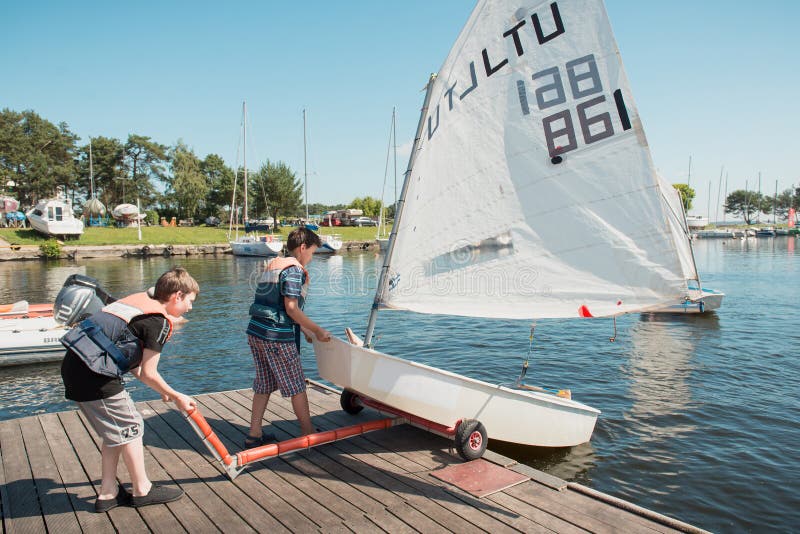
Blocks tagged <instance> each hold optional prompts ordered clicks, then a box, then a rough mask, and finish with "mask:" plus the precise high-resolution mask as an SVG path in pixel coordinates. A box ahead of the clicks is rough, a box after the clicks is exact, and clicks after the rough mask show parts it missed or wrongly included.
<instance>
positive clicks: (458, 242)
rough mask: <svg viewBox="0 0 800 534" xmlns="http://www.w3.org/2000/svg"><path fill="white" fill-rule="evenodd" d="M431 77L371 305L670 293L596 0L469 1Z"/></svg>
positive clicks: (668, 260) (671, 253) (425, 307)
mask: <svg viewBox="0 0 800 534" xmlns="http://www.w3.org/2000/svg"><path fill="white" fill-rule="evenodd" d="M432 83H433V86H432V87H431V89H430V91H431V98H430V105H429V108H428V112H427V116H426V117H425V118H424V121H425V123H424V124H425V127H424V130H423V132H422V136H421V139H420V141H419V145H418V149H417V155H416V160H415V163H414V166H413V170H412V174H411V176H410V177H409V178H408V179H409V182H408V186H407V193H406V195H405V198H404V202H405V203H404V206H403V212H402V217H401V220H400V222H399V227H398V228H397V237H396V245H395V247H394V251H393V255H392V258H391V270H390V277H391V278H390V279H391V283H390V284H389V289H387V291H386V292H385V293H384V294H383V295H381V296H380V304H381V305H382V306H386V307H393V308H402V309H409V310H413V311H418V312H423V313H441V314H452V315H464V316H481V317H498V318H538V317H576V316H586V315H593V316H606V315H615V314H619V313H627V312H632V311H638V310H642V309H648V308H650V307H653V306H657V305H659V304H662V303H664V302H669V301H674V300H675V299H677V298H680V296H682V295H683V294H684V288H685V281H684V276H683V273H682V270H681V264H680V261H679V258H678V255H677V254H676V252H675V244H674V240H673V238H672V235H671V230H670V226H669V220H668V214H667V210H666V206H665V204H664V203H663V201H662V198H661V193H660V190H659V187H658V183H657V180H656V174H655V171H654V168H653V163H652V160H651V156H650V152H649V149H648V146H647V141H646V138H645V135H644V131H643V130H642V125H641V122H640V119H639V116H638V114H637V111H636V108H635V106H634V102H633V98H632V96H631V92H630V88H629V85H628V81H627V78H626V76H625V73H624V71H623V67H622V62H621V59H620V56H619V52H618V50H617V46H616V43H615V41H614V38H613V35H612V32H611V28H610V24H609V21H608V18H607V16H606V13H605V9H604V7H603V4H602V2H601V1H600V0H585V1H577V0H576V1H559V2H550V1H547V2H542V1H530V0H527V1H526V0H521V1H519V2H517V3H515V4H513V6H509V5H508V2H504V1H498V0H482V1H479V2H478V5H477V6H476V8H475V10H474V11H473V13H472V15H471V17H470V19H469V21H468V22H467V24H466V26H465V28H464V30H462V33H461V35H460V36H459V38H458V40H457V41H456V43H455V45H454V46H453V48H452V50H451V52H450V55H449V56H448V57H447V59H446V61H445V63H444V65H443V66H442V68H441V70H440V71H439V73H438V76H437V78H436V79H435V81H433V82H432ZM559 158H560V159H562V160H563V161H561V162H560V163H558V159H559Z"/></svg>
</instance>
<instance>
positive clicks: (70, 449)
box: [0, 383, 701, 534]
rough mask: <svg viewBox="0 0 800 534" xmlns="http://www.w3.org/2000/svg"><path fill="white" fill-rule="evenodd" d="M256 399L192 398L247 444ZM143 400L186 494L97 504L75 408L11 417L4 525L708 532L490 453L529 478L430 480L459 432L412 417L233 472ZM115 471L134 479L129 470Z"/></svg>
mask: <svg viewBox="0 0 800 534" xmlns="http://www.w3.org/2000/svg"><path fill="white" fill-rule="evenodd" d="M251 395H252V393H251V391H250V390H240V391H226V392H221V393H213V394H208V395H199V396H197V397H196V399H197V401H198V403H199V404H200V409H201V410H202V412H203V414H204V415H205V417H206V419H207V420H208V422H209V423H210V424H211V426H212V427H213V428H214V431H215V432H216V433H217V435H218V436H219V437H220V438H221V439H222V441H223V443H224V444H225V446H226V447H227V448H228V450H230V451H232V452H233V451H239V450H241V448H242V442H243V440H244V437H245V434H246V433H247V429H248V427H249V422H248V421H249V417H250V401H251ZM309 400H310V402H311V411H312V416H313V420H314V423H315V424H316V425H317V427H320V428H322V429H326V430H327V429H333V428H337V427H341V426H346V425H350V424H353V423H355V422H359V421H366V420H369V419H374V418H378V417H380V416H379V414H377V413H375V412H373V411H371V410H364V411H363V412H361V413H360V414H358V415H357V416H350V415H347V414H345V413H344V412H343V411H342V410H341V409H340V407H339V396H338V394H337V393H336V392H335V391H333V390H331V389H329V388H326V387H324V386H322V385H321V384H315V383H312V384H310V386H309ZM138 406H139V409H140V410H141V411H142V414H143V415H144V418H145V424H146V430H145V437H144V442H145V449H146V452H145V454H146V462H147V467H148V474H149V475H150V477H151V479H152V480H154V481H165V482H167V483H170V484H176V485H178V486H180V487H181V488H183V489H184V491H185V492H186V496H185V497H184V498H183V499H181V500H179V501H176V502H173V503H170V504H166V505H156V506H148V507H144V508H139V509H133V508H116V509H114V510H112V511H111V512H109V513H105V514H95V513H94V512H93V507H94V500H95V497H96V491H97V490H98V489H99V485H100V478H101V477H100V452H99V448H98V442H97V438H96V436H95V435H94V434H93V433H92V432H91V431H89V430H88V429H87V425H86V423H85V421H84V420H83V419H82V417H81V416H80V414H79V413H78V412H76V411H68V412H60V413H53V414H44V415H38V416H32V417H25V418H21V419H13V420H10V421H3V422H0V455H1V457H0V463H1V464H2V469H0V510H1V513H2V522H3V532H4V533H5V532H8V533H15V532H26V533H27V532H54V533H56V534H67V533H72V532H91V534H101V533H105V532H115V531H118V532H145V531H152V532H168V533H169V534H177V533H179V532H220V531H221V532H226V533H227V532H270V533H277V532H318V531H322V532H370V533H373V532H383V531H386V532H425V533H428V532H459V533H471V532H492V533H501V532H637V533H642V532H645V533H646V532H651V533H662V532H674V531H676V530H677V531H689V532H701V530H699V529H697V528H695V527H692V526H691V525H687V524H684V523H680V522H678V521H675V520H671V519H670V518H667V517H664V516H659V515H658V514H655V513H653V512H649V511H647V510H644V509H641V508H638V507H636V506H634V505H632V504H630V503H625V502H623V501H618V500H616V499H613V498H610V497H608V496H605V495H603V494H599V493H596V492H592V491H591V490H589V489H588V488H584V487H583V486H579V485H577V484H568V483H567V482H564V481H562V480H560V479H557V478H555V477H552V476H549V475H547V474H545V473H542V472H540V471H536V470H535V469H532V468H530V467H527V466H524V465H516V464H514V462H513V461H510V460H508V459H505V458H503V457H501V456H498V455H494V454H492V453H488V454H487V456H486V458H487V459H489V460H491V461H493V462H495V463H499V464H501V465H504V466H505V467H507V468H509V469H511V470H514V471H517V472H521V473H524V474H525V475H526V476H529V477H530V479H529V480H526V481H525V482H523V483H521V484H518V485H515V486H513V487H511V488H508V489H505V490H502V491H499V492H496V493H493V494H491V495H489V496H486V497H483V498H480V499H479V498H476V497H473V496H472V495H471V494H469V493H467V492H465V491H463V490H460V489H458V488H457V487H455V486H451V485H449V484H447V483H445V482H442V481H440V480H439V479H437V478H435V477H433V476H431V472H432V471H435V470H438V469H440V468H443V467H446V466H448V465H452V464H456V463H460V462H461V461H462V460H461V459H460V458H459V457H458V456H456V455H455V454H454V453H453V452H451V450H450V442H449V441H448V440H446V439H444V438H441V437H438V436H435V435H433V434H430V433H428V432H425V431H422V430H419V429H417V428H414V427H411V426H409V425H400V426H396V427H393V428H390V429H387V430H382V431H379V432H374V433H370V434H365V435H363V436H359V437H355V438H351V439H348V440H344V441H338V442H335V443H330V444H327V445H323V446H320V447H318V448H315V449H312V450H306V451H302V452H299V453H296V454H292V455H288V456H283V457H280V458H275V459H271V460H266V461H263V462H258V463H255V464H253V465H250V466H248V467H247V469H246V470H245V472H244V473H242V474H241V475H239V476H238V477H237V478H236V480H235V481H233V482H231V481H230V480H229V479H228V478H227V477H226V476H225V475H224V474H223V471H222V469H221V468H220V464H219V463H218V462H216V461H215V460H214V459H213V458H212V456H211V455H210V454H209V453H208V451H207V450H206V449H205V447H204V446H203V444H202V442H201V441H200V440H199V438H198V437H197V436H196V435H195V434H194V432H193V431H192V429H191V428H190V426H189V424H188V423H187V421H186V420H185V419H184V418H183V416H182V415H180V414H179V413H178V412H177V411H175V410H174V409H172V408H171V407H170V406H168V405H167V404H165V403H163V402H161V401H150V402H142V403H138ZM267 417H268V419H270V421H272V429H273V430H274V432H275V433H276V435H277V437H278V439H287V438H290V437H293V436H296V435H297V434H298V431H299V427H298V425H297V423H296V421H295V418H294V414H293V413H292V410H291V405H290V404H289V402H288V401H287V400H285V399H282V398H281V397H280V396H279V395H277V394H276V395H273V396H272V398H271V399H270V404H269V407H268V414H267ZM120 464H122V462H120ZM120 478H121V479H122V481H123V482H125V483H126V484H129V481H128V479H127V473H125V472H124V467H123V468H122V469H121V475H120ZM129 487H130V486H129Z"/></svg>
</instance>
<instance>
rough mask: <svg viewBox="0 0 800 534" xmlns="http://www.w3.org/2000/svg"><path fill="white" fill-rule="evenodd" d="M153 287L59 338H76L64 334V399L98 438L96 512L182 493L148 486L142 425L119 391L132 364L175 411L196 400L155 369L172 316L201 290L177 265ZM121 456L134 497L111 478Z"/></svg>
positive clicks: (170, 498) (125, 395)
mask: <svg viewBox="0 0 800 534" xmlns="http://www.w3.org/2000/svg"><path fill="white" fill-rule="evenodd" d="M152 291H153V292H152V294H150V293H149V292H148V293H144V292H143V293H134V294H133V295H130V296H128V297H125V298H123V299H120V300H118V301H116V302H112V303H111V304H109V305H107V306H105V307H104V308H103V309H102V310H101V311H99V312H97V313H95V314H94V315H92V316H91V317H90V318H89V319H87V320H85V321H83V322H81V323H79V324H78V325H77V326H75V327H74V328H73V329H72V330H70V332H69V333H68V335H67V336H65V339H66V338H67V337H69V338H70V339H71V340H73V341H75V342H74V343H70V341H66V342H65V341H64V339H62V343H64V344H65V346H66V347H67V349H68V350H67V353H66V355H65V356H64V361H63V362H62V364H61V377H62V379H63V381H64V388H65V397H66V398H68V399H70V400H73V401H76V402H77V403H78V408H79V409H80V410H81V411H82V412H83V413H84V414H85V415H86V418H87V419H88V420H89V423H90V424H91V425H92V427H93V428H94V430H95V431H96V432H97V434H98V435H99V436H100V438H101V439H102V440H103V446H102V450H101V453H102V454H101V456H102V473H103V480H102V484H101V486H100V492H99V494H98V496H97V501H96V502H95V511H96V512H107V511H109V510H111V509H112V508H116V507H117V506H120V505H124V506H129V505H130V506H134V507H139V506H146V505H149V504H160V503H165V502H171V501H174V500H177V499H179V498H181V496H183V490H181V489H179V488H175V487H168V486H159V485H157V484H152V483H151V482H150V480H149V478H148V477H147V473H146V472H145V465H144V448H143V446H142V435H143V433H144V424H143V420H142V416H141V414H139V412H137V411H136V407H135V406H134V404H133V402H132V401H131V398H130V396H129V395H128V392H127V391H126V390H125V387H124V385H123V384H124V383H123V381H122V375H123V374H124V373H125V372H126V371H128V370H130V372H131V373H132V374H133V375H134V376H136V377H137V378H138V379H139V380H141V381H142V382H143V383H145V384H146V385H148V386H150V387H151V388H152V389H154V390H155V391H157V392H158V393H160V394H161V398H162V399H163V400H164V401H172V402H174V403H175V405H176V406H177V407H178V408H179V409H180V410H183V411H188V410H191V409H193V408H195V407H196V406H197V405H196V403H195V401H194V400H193V399H192V398H190V397H188V396H186V395H184V394H182V393H178V392H177V391H175V390H174V389H172V387H170V385H169V384H167V382H166V381H165V380H164V379H163V378H162V377H161V375H160V374H159V373H158V362H159V358H160V356H161V348H162V347H163V346H164V344H165V343H166V342H167V340H168V339H169V336H170V334H171V333H172V324H173V322H174V321H177V320H179V318H180V317H181V316H182V315H183V314H184V313H186V312H187V311H189V310H191V309H192V302H193V301H194V299H195V298H196V296H197V293H198V292H199V291H200V288H199V286H198V284H197V282H196V281H195V279H194V278H192V277H191V275H189V273H188V272H187V271H186V270H185V269H182V268H180V267H175V268H173V269H171V270H169V271H167V272H165V273H164V274H162V275H161V277H160V278H159V279H158V281H157V282H156V285H155V288H154V290H152ZM87 339H89V340H90V341H87ZM98 347H102V349H98ZM98 355H99V357H98ZM98 362H103V363H102V364H98ZM109 362H110V363H109ZM101 373H102V374H101ZM120 456H121V457H122V460H123V461H124V462H125V466H126V467H127V468H128V473H129V474H130V477H131V482H132V484H133V495H131V494H130V493H128V491H127V490H126V489H125V488H124V487H123V486H122V484H119V485H118V484H117V478H116V476H117V464H118V463H119V458H120Z"/></svg>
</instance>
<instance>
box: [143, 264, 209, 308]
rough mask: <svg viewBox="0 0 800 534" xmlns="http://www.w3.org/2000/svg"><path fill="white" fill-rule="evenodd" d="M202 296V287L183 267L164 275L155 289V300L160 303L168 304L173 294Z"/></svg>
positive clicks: (174, 268) (175, 268)
mask: <svg viewBox="0 0 800 534" xmlns="http://www.w3.org/2000/svg"><path fill="white" fill-rule="evenodd" d="M178 291H180V292H181V293H183V294H187V293H194V294H195V295H199V294H200V285H199V284H198V283H197V281H196V280H195V279H194V278H192V275H190V274H189V271H187V270H186V269H184V268H183V267H173V268H172V269H170V270H169V271H167V272H165V273H164V274H162V275H161V276H160V277H159V278H158V281H157V282H156V287H155V288H154V289H153V298H154V299H156V300H158V301H159V302H167V301H168V300H169V297H170V296H172V294H173V293H177V292H178Z"/></svg>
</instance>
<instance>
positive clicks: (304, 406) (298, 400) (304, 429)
mask: <svg viewBox="0 0 800 534" xmlns="http://www.w3.org/2000/svg"><path fill="white" fill-rule="evenodd" d="M292 409H294V414H295V415H296V416H297V421H298V422H299V423H300V433H301V434H302V435H304V436H306V435H308V434H313V433H314V426H313V425H312V424H311V413H310V411H309V409H308V395H307V394H306V392H305V391H304V392H302V393H298V394H297V395H295V396H293V397H292Z"/></svg>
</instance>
